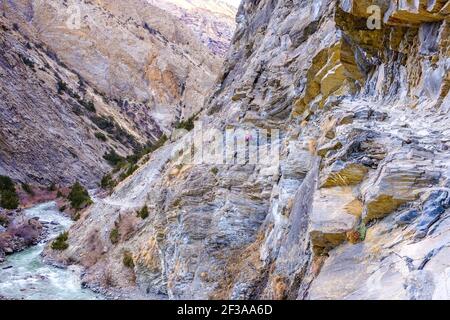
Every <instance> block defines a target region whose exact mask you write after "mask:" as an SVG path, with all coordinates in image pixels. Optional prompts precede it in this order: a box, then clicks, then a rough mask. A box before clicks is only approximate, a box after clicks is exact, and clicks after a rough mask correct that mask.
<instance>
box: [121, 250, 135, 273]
mask: <svg viewBox="0 0 450 320" xmlns="http://www.w3.org/2000/svg"><path fill="white" fill-rule="evenodd" d="M122 261H123V265H124V266H125V267H127V268H130V269H132V268H134V261H133V255H132V254H131V252H130V251H125V252H124V253H123V260H122Z"/></svg>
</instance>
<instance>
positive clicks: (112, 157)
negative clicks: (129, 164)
mask: <svg viewBox="0 0 450 320" xmlns="http://www.w3.org/2000/svg"><path fill="white" fill-rule="evenodd" d="M103 159H105V160H106V161H108V163H109V164H110V165H111V166H116V165H117V164H119V163H120V162H121V161H123V160H124V158H123V157H121V156H119V155H118V154H117V152H116V151H115V150H114V149H111V151H110V152H107V153H105V154H104V155H103Z"/></svg>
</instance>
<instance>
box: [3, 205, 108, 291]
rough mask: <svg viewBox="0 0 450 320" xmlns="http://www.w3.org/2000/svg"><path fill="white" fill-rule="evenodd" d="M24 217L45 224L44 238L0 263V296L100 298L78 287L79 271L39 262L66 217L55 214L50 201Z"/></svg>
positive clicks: (66, 224)
mask: <svg viewBox="0 0 450 320" xmlns="http://www.w3.org/2000/svg"><path fill="white" fill-rule="evenodd" d="M26 214H27V216H29V217H30V218H32V217H39V220H40V221H41V222H43V223H44V224H47V225H48V235H47V238H46V239H45V240H44V241H42V242H41V243H39V244H38V245H35V246H33V247H31V248H29V249H27V250H25V251H22V252H19V253H15V254H13V255H11V256H9V257H8V258H7V259H6V261H5V262H4V263H2V264H0V295H2V296H4V297H5V298H7V299H27V300H35V299H51V300H59V299H82V300H91V299H101V297H100V296H99V295H97V294H95V293H93V292H92V291H90V290H87V289H83V288H82V287H81V280H80V273H81V269H80V268H79V267H76V266H71V267H69V268H68V269H60V268H57V267H54V266H51V265H47V264H45V263H44V262H43V260H42V257H41V252H42V250H43V249H44V247H45V245H46V243H48V242H49V241H50V240H51V239H53V238H55V237H56V236H57V235H58V234H59V233H60V232H62V231H63V230H66V229H68V228H69V227H70V225H71V224H72V221H71V220H70V218H68V217H65V216H63V215H62V214H61V213H59V212H58V209H57V208H56V204H55V203H54V202H49V203H44V204H41V205H38V206H36V207H33V208H31V209H28V210H26Z"/></svg>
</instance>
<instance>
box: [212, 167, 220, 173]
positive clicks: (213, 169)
mask: <svg viewBox="0 0 450 320" xmlns="http://www.w3.org/2000/svg"><path fill="white" fill-rule="evenodd" d="M211 173H212V174H213V175H217V174H218V173H219V169H217V168H216V167H214V168H212V169H211Z"/></svg>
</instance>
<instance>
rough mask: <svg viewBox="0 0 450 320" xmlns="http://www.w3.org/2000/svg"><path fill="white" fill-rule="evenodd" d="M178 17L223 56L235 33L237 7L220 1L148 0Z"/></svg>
mask: <svg viewBox="0 0 450 320" xmlns="http://www.w3.org/2000/svg"><path fill="white" fill-rule="evenodd" d="M148 2H149V3H150V4H152V5H153V6H155V7H158V8H161V9H163V10H166V11H168V12H170V13H171V14H173V15H175V16H176V17H178V18H179V19H180V20H181V21H183V22H184V23H185V24H186V25H187V26H189V27H190V28H191V29H192V30H193V31H194V33H195V34H197V35H198V36H199V38H200V39H201V41H202V43H203V44H204V45H205V46H207V47H208V48H209V49H210V50H211V51H212V52H213V53H214V54H215V55H219V56H224V55H225V54H226V53H227V51H228V48H229V46H230V42H231V37H232V36H233V32H234V28H235V23H234V18H235V16H236V8H234V7H233V6H231V5H230V4H227V3H226V2H225V1H221V0H200V1H194V2H192V1H188V0H148Z"/></svg>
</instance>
